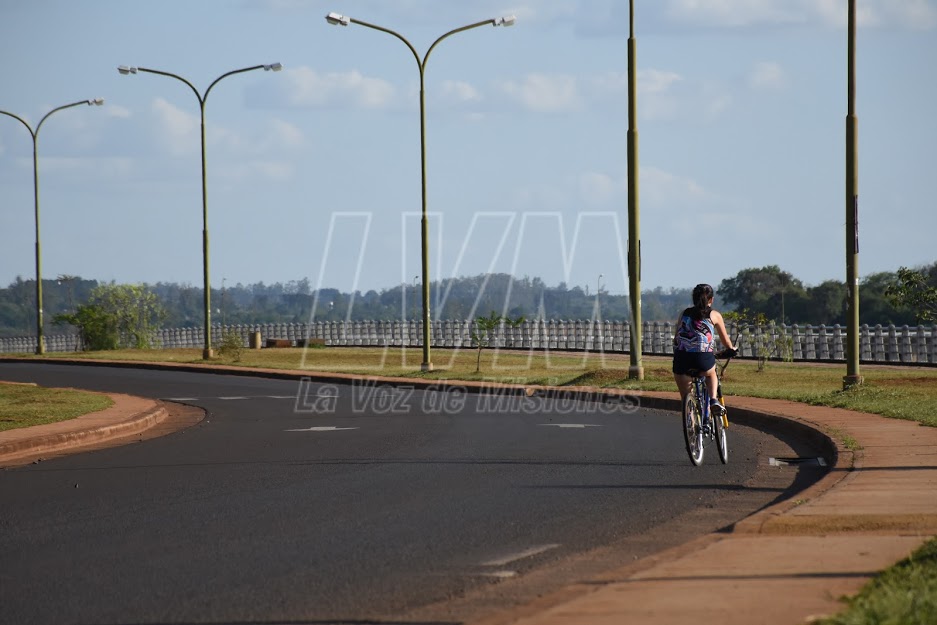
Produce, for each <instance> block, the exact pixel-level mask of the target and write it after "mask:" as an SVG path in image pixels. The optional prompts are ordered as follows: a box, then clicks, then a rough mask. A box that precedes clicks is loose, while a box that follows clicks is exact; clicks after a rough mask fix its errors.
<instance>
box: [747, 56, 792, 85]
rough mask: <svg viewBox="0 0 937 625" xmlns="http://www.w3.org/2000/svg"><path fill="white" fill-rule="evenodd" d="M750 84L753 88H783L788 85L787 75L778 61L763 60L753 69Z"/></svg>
mask: <svg viewBox="0 0 937 625" xmlns="http://www.w3.org/2000/svg"><path fill="white" fill-rule="evenodd" d="M748 85H749V86H750V87H751V88H752V89H783V88H785V87H786V86H787V76H786V75H785V73H784V68H782V67H781V66H780V65H779V64H778V63H773V62H770V61H763V62H761V63H758V64H756V65H755V67H754V69H752V71H751V73H750V74H749V76H748Z"/></svg>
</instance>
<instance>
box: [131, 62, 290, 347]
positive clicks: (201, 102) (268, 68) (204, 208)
mask: <svg viewBox="0 0 937 625" xmlns="http://www.w3.org/2000/svg"><path fill="white" fill-rule="evenodd" d="M258 69H262V70H264V71H267V72H269V71H274V72H278V71H280V70H281V69H283V66H282V65H280V64H279V63H271V64H269V65H254V66H252V67H245V68H242V69H236V70H232V71H230V72H227V73H226V74H222V75H221V76H219V77H218V78H216V79H215V80H214V81H213V82H212V83H211V84H210V85H208V89H206V90H205V94H204V95H202V94H200V93H199V91H198V89H196V88H195V87H194V86H193V85H192V83H190V82H189V81H188V80H186V79H185V78H183V77H182V76H177V75H176V74H173V73H170V72H164V71H161V70H158V69H147V68H146V67H128V66H126V65H121V66H119V67H118V68H117V71H118V72H120V73H121V74H123V75H125V76H126V75H128V74H136V73H137V72H146V73H148V74H159V75H160V76H168V77H169V78H175V79H176V80H179V81H182V82H184V83H185V84H186V85H188V86H189V88H190V89H191V90H192V92H193V93H194V94H195V97H196V98H198V104H199V109H200V112H201V118H202V273H203V276H202V278H203V281H204V291H205V293H204V300H205V301H204V304H205V348H204V349H203V350H202V358H203V359H204V360H208V359H209V358H211V357H212V356H214V352H213V351H212V348H211V283H210V282H209V277H208V187H207V185H206V182H205V102H206V101H207V100H208V94H209V93H211V90H212V87H214V86H215V85H217V84H218V83H219V82H221V80H222V79H224V78H227V77H228V76H233V75H234V74H243V73H244V72H251V71H254V70H258Z"/></svg>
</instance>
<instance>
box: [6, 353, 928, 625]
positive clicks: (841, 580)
mask: <svg viewBox="0 0 937 625" xmlns="http://www.w3.org/2000/svg"><path fill="white" fill-rule="evenodd" d="M150 366H152V365H150ZM199 370H201V371H204V368H200V369H199ZM226 372H229V371H226ZM241 373H242V374H244V373H246V372H244V371H243V370H242V371H241ZM270 375H276V376H277V377H288V376H290V372H284V371H276V372H270ZM295 377H296V378H297V379H298V378H299V377H305V378H316V377H317V376H316V375H315V374H311V373H310V372H308V371H304V372H302V373H301V375H300V374H298V373H297V374H295ZM336 377H337V376H335V375H332V374H325V375H323V376H322V379H323V380H335V379H336ZM341 377H342V378H344V377H345V376H341ZM348 377H351V376H348ZM382 381H386V382H398V383H399V382H401V380H399V379H389V378H388V379H382ZM407 382H411V383H415V384H417V385H422V384H424V383H425V381H416V380H413V381H407ZM433 384H437V385H438V383H436V382H434V383H433ZM458 384H460V385H461V386H465V383H461V382H460V383H458ZM469 386H472V385H471V384H469ZM538 390H539V389H538ZM543 390H546V389H543ZM581 390H583V391H591V392H593V393H594V392H595V390H594V389H581ZM563 391H564V392H570V391H571V389H569V388H564V389H563ZM603 392H605V391H603ZM615 394H617V393H615ZM621 394H625V393H621ZM632 395H637V396H639V397H641V401H642V403H643V404H644V405H648V406H651V407H660V408H665V409H672V410H676V409H678V408H677V407H678V401H677V399H676V393H641V392H637V393H632ZM112 397H114V399H115V405H114V407H112V408H110V409H108V410H105V411H102V412H100V413H95V414H92V415H86V416H84V417H80V418H77V419H73V420H71V421H66V422H62V423H56V424H51V425H47V426H38V427H36V428H29V429H23V430H12V431H7V432H0V466H9V465H15V464H22V463H25V462H29V461H30V459H32V458H35V457H37V456H42V455H48V454H51V453H62V452H65V451H80V450H81V447H80V446H81V445H86V444H89V443H94V442H98V441H104V440H107V439H112V438H114V437H120V436H134V437H135V438H136V437H138V435H139V433H140V432H141V431H143V430H145V429H146V428H148V427H152V426H154V425H156V424H157V423H160V422H161V421H162V420H163V419H165V417H166V408H165V407H164V405H162V404H160V403H159V402H154V401H150V400H142V399H139V398H131V397H128V396H126V395H113V396H112ZM729 410H730V413H729V414H730V418H731V417H732V415H733V414H736V415H742V414H746V415H748V416H749V417H750V418H759V419H763V418H772V419H780V420H782V421H784V422H786V423H787V424H789V425H790V426H791V427H800V428H803V426H808V427H810V428H812V429H813V430H815V431H819V432H822V433H824V434H825V435H826V436H828V437H829V438H830V439H832V440H833V442H834V444H835V445H836V449H837V452H838V453H837V457H836V458H835V462H834V463H833V465H832V466H831V467H830V470H829V472H828V473H827V474H826V475H825V476H824V477H823V478H822V479H821V480H820V481H819V482H817V483H816V484H814V485H813V486H811V487H809V488H808V489H806V490H805V491H803V492H801V493H799V494H798V495H796V497H795V498H794V499H792V500H788V501H784V502H781V503H779V504H776V505H774V506H772V507H769V508H767V509H765V510H762V511H760V512H758V513H756V514H754V515H752V516H751V517H748V518H746V519H744V520H742V521H740V522H738V523H736V524H735V526H734V527H732V528H731V529H730V531H726V532H720V533H715V534H710V535H707V536H703V537H701V538H699V539H696V540H694V541H691V542H690V543H687V544H684V545H682V546H680V547H676V548H674V549H670V550H668V551H665V552H662V553H659V554H656V555H654V556H651V557H648V558H645V559H643V560H639V561H638V562H635V563H629V564H628V565H627V566H624V567H622V568H620V569H618V570H613V571H609V572H607V573H605V574H603V575H602V576H601V577H600V578H598V579H588V580H582V581H581V582H580V583H578V584H575V585H573V586H570V587H567V588H564V589H562V590H560V591H557V592H556V593H553V594H551V595H547V596H544V597H541V598H540V599H539V600H537V601H536V602H535V603H533V604H530V605H525V606H518V607H516V608H513V609H511V610H509V611H507V612H502V613H498V614H495V615H493V616H490V617H488V618H485V619H482V620H481V621H478V622H477V623H474V624H473V625H508V624H511V625H604V624H609V625H612V624H614V625H628V624H632V623H633V624H639V623H640V624H642V625H644V624H652V625H671V624H673V625H678V624H679V625H684V624H685V623H700V624H701V625H706V624H708V623H719V624H720V625H758V624H762V625H796V624H800V623H804V622H805V621H807V620H809V619H810V618H811V617H815V616H823V615H830V614H834V613H836V612H839V611H840V610H841V609H842V608H843V606H842V604H841V603H840V602H839V601H838V599H839V598H840V597H841V596H843V595H848V594H853V593H855V592H857V591H858V590H859V589H860V588H861V587H862V586H863V585H864V584H865V583H866V582H867V581H868V580H869V579H871V578H872V577H873V576H874V575H876V574H877V573H878V572H879V571H881V570H883V569H885V568H887V567H889V566H891V565H892V564H894V563H895V562H897V561H898V560H900V559H902V558H904V557H906V556H907V555H908V554H909V553H910V552H911V551H913V550H914V549H916V548H917V547H918V546H920V545H921V544H922V543H923V542H925V541H926V540H927V539H928V538H930V537H932V536H935V535H937V428H928V427H924V426H920V425H918V424H917V423H913V422H908V421H899V420H896V419H887V418H884V417H879V416H877V415H871V414H864V413H856V412H850V411H846V410H841V409H836V408H824V407H816V406H807V405H804V404H798V403H794V402H788V401H780V400H767V399H756V398H742V397H731V398H729ZM847 437H849V438H851V439H854V441H855V442H856V443H857V445H858V447H857V446H856V445H851V446H852V447H853V448H852V449H848V448H847V447H846V446H845V445H844V443H843V441H844V440H845V439H846V438H847ZM135 438H131V439H128V440H135ZM687 462H689V460H687Z"/></svg>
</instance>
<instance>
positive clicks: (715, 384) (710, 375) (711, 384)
mask: <svg viewBox="0 0 937 625" xmlns="http://www.w3.org/2000/svg"><path fill="white" fill-rule="evenodd" d="M706 388H707V389H708V390H709V399H710V401H711V402H712V401H716V397H717V394H718V392H719V378H718V377H717V376H716V367H713V368H712V369H710V370H709V371H707V372H706Z"/></svg>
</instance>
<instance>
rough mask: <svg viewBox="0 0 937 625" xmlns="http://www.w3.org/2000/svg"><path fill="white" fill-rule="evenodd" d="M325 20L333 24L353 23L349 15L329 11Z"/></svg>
mask: <svg viewBox="0 0 937 625" xmlns="http://www.w3.org/2000/svg"><path fill="white" fill-rule="evenodd" d="M325 21H327V22H328V23H329V24H331V25H332V26H348V25H349V24H351V18H350V17H348V16H347V15H341V14H339V13H329V14H328V15H326V16H325Z"/></svg>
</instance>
